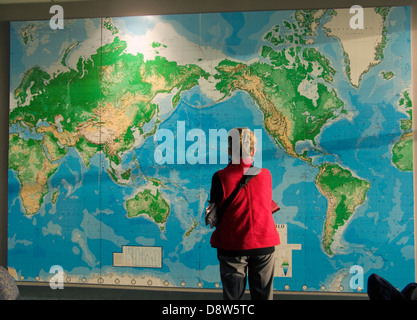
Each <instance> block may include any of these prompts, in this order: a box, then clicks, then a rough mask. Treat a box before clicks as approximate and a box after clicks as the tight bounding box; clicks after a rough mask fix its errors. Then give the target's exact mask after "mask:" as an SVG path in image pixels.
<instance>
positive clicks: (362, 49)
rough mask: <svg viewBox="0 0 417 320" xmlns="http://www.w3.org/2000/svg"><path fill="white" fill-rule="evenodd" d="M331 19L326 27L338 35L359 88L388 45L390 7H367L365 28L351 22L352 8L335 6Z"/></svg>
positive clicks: (349, 72)
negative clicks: (361, 81) (387, 22)
mask: <svg viewBox="0 0 417 320" xmlns="http://www.w3.org/2000/svg"><path fill="white" fill-rule="evenodd" d="M332 12H333V14H332V19H331V20H330V21H329V22H327V23H326V24H325V25H324V26H323V27H324V28H325V29H327V34H328V36H329V37H336V38H337V39H339V41H340V43H341V44H342V47H343V52H344V55H345V58H346V59H345V65H346V74H347V76H348V79H349V81H350V82H351V84H352V85H353V86H354V87H356V88H358V87H359V82H360V80H361V78H362V76H363V74H365V73H366V72H368V71H369V69H370V68H371V67H372V66H374V65H377V64H379V63H380V62H381V61H382V58H383V48H384V47H385V45H386V32H387V28H386V17H387V15H388V13H389V8H382V7H378V8H364V9H363V21H364V22H366V23H364V28H363V29H360V28H357V29H353V28H351V26H350V20H351V19H352V14H351V13H350V11H349V9H335V10H333V11H332Z"/></svg>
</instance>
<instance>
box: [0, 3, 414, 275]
mask: <svg viewBox="0 0 417 320" xmlns="http://www.w3.org/2000/svg"><path fill="white" fill-rule="evenodd" d="M54 2H55V3H56V4H60V5H62V6H63V8H64V12H65V18H85V17H92V18H93V17H105V16H136V15H153V14H176V13H199V12H224V11H260V10H285V9H310V8H311V9H314V8H348V7H350V6H352V5H362V6H363V7H367V6H369V7H370V6H395V5H401V6H403V5H408V6H411V7H412V35H411V38H412V63H413V69H415V68H416V66H417V4H416V2H415V1H413V0H396V1H394V0H391V1H390V0H367V1H359V0H356V1H347V0H320V1H317V0H293V1H270V0H257V1H251V0H240V1H235V0H233V1H224V0H211V1H195V0H175V1H172V0H153V1H149V0H146V1H145V0H141V1H135V0H117V1H115V0H103V1H84V2H81V1H80V2H77V1H75V2H63V3H60V1H54ZM50 7H51V4H50V3H38V4H10V5H0V154H1V155H2V156H1V157H0V185H1V186H2V188H0V264H1V265H7V213H8V212H7V211H8V210H7V201H8V194H7V185H8V167H7V154H8V106H9V52H10V46H9V37H10V36H9V34H10V28H9V21H16V20H22V21H23V20H43V19H50V18H51V14H50V13H49V8H50ZM412 89H413V90H412V91H413V112H414V114H416V109H415V108H416V106H417V99H416V94H417V72H413V88H412ZM414 118H415V117H414ZM414 121H415V120H414ZM416 141H417V135H416V133H415V132H414V144H415V143H416ZM414 157H417V147H415V148H414ZM416 170H417V168H415V170H414V181H415V185H417V184H416V182H417V179H416V174H415V172H416ZM414 192H415V195H416V191H414ZM414 198H416V197H415V196H414ZM415 223H416V222H415ZM415 248H417V243H416V245H415ZM416 256H417V254H416ZM416 278H417V275H416Z"/></svg>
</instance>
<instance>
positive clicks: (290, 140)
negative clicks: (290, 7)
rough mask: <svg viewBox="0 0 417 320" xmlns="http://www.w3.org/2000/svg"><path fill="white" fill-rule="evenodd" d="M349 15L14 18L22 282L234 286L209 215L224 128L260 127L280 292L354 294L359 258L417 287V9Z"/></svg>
mask: <svg viewBox="0 0 417 320" xmlns="http://www.w3.org/2000/svg"><path fill="white" fill-rule="evenodd" d="M352 16H353V15H352V14H351V13H350V12H349V9H337V10H330V9H328V10H297V11H277V12H272V11H268V12H244V13H242V12H233V13H210V14H187V15H166V16H142V17H123V18H118V17H113V18H102V19H74V20H72V19H66V20H65V24H64V29H56V30H52V29H51V28H50V25H49V21H24V22H12V23H11V73H10V83H11V92H10V127H9V140H10V147H9V204H8V209H9V219H8V221H9V227H8V263H9V267H10V268H11V270H13V271H14V273H15V276H16V277H17V279H18V280H20V281H37V282H48V281H49V280H50V278H51V277H52V275H53V273H50V270H51V267H52V266H56V265H58V266H61V267H62V269H63V271H64V278H63V280H64V282H65V283H77V284H83V283H88V284H91V283H93V284H112V285H135V286H162V287H171V286H175V287H189V288H220V287H221V282H220V277H219V269H218V261H217V258H216V251H215V249H213V248H211V247H210V244H209V239H210V235H211V233H212V230H211V229H210V228H209V227H207V226H205V225H204V219H203V212H204V208H205V206H206V205H207V200H208V196H209V190H210V183H211V176H212V174H213V173H214V172H215V171H217V170H218V169H220V168H222V167H224V166H225V165H226V163H227V155H226V150H225V148H223V147H222V146H223V145H222V144H221V143H220V141H221V139H222V138H221V136H220V133H222V132H226V131H227V130H230V129H231V128H233V127H242V126H247V127H249V128H250V129H252V130H255V131H256V132H257V135H258V146H257V149H258V158H257V159H255V164H257V165H258V166H262V167H264V168H268V169H269V170H270V171H271V173H272V179H273V196H274V200H275V201H276V202H278V203H279V205H280V207H281V211H279V212H278V213H276V214H275V215H274V219H275V222H276V224H277V228H278V230H279V232H280V234H281V240H282V244H281V245H280V246H278V247H277V257H276V272H275V276H276V277H275V280H274V287H275V289H276V290H296V291H302V290H306V291H318V290H324V291H336V292H350V291H355V290H356V291H357V290H358V288H356V287H352V285H351V281H350V280H351V277H352V274H351V273H350V271H351V270H352V269H351V267H352V266H359V267H360V268H361V269H362V270H363V272H364V274H363V275H364V278H365V281H364V283H363V285H362V286H365V287H366V277H367V276H369V275H370V274H371V273H372V272H376V273H378V274H380V275H382V276H384V277H386V278H387V279H389V280H390V281H392V282H393V283H394V284H395V285H396V286H398V287H401V286H403V285H405V284H407V283H408V282H410V281H413V280H414V274H415V273H414V272H415V256H414V253H415V248H414V215H413V206H414V201H413V171H412V170H413V158H412V145H413V141H412V106H411V98H410V96H411V92H410V90H411V47H410V8H409V7H393V8H387V7H378V8H366V9H364V11H363V22H364V25H363V29H361V28H352V27H351V25H350V21H351V19H352ZM213 130H214V131H213ZM213 132H215V133H216V132H217V133H218V134H219V136H218V137H216V136H214V139H212V138H213V135H212V133H213ZM161 133H163V134H161ZM169 133H171V135H170V134H169ZM213 151H214V156H213ZM225 155H226V156H225ZM224 159H226V161H224ZM355 270H356V269H355ZM359 290H360V289H359ZM362 290H366V288H362Z"/></svg>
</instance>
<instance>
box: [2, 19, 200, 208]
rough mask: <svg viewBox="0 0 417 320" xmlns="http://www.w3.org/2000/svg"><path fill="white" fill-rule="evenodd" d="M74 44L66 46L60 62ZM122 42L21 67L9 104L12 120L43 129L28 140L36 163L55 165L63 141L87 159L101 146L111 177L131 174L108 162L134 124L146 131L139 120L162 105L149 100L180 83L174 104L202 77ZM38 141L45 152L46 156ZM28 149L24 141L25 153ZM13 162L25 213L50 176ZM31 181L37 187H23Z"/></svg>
mask: <svg viewBox="0 0 417 320" xmlns="http://www.w3.org/2000/svg"><path fill="white" fill-rule="evenodd" d="M107 27H111V26H110V25H109V24H107ZM115 32H116V30H115ZM77 44H78V43H76V44H72V45H71V46H70V47H69V48H68V49H67V50H65V52H64V57H63V59H62V60H61V63H62V64H63V65H65V60H66V59H65V58H66V57H67V55H68V54H69V52H70V50H71V49H72V48H74V47H75V46H76V45H77ZM126 47H127V43H126V42H125V41H122V40H120V39H119V38H118V37H115V38H114V40H113V42H111V43H109V44H106V45H103V46H102V47H100V48H98V50H97V52H96V53H95V54H93V55H91V57H89V58H88V59H83V58H81V57H80V58H79V60H78V63H77V67H76V69H66V70H67V71H64V72H60V73H57V74H54V75H50V74H48V73H47V72H46V71H44V70H42V69H41V68H40V67H39V66H35V67H33V68H31V69H29V70H27V71H26V72H25V74H24V75H23V78H22V81H21V82H20V85H19V86H18V87H17V88H16V89H15V91H14V96H15V98H16V100H17V107H15V108H14V109H13V110H12V111H11V112H10V125H13V124H15V123H19V124H20V125H21V126H22V127H27V128H28V129H29V130H35V131H36V132H37V133H41V134H44V136H45V138H44V141H43V142H42V141H41V140H39V141H35V142H31V143H32V145H33V144H35V145H36V146H37V148H36V150H35V149H34V147H33V146H32V149H30V150H32V151H33V152H32V153H33V155H32V153H31V155H30V156H31V157H36V158H37V159H39V160H38V161H36V163H38V162H39V163H44V166H45V167H48V168H49V167H51V168H54V170H52V171H55V170H56V168H57V167H58V166H59V164H58V163H57V164H54V163H55V162H54V161H55V160H57V159H59V157H61V156H62V155H64V154H65V152H67V148H68V147H75V148H76V150H77V151H78V152H79V154H80V156H81V158H82V159H83V162H84V164H85V165H86V166H87V165H89V163H90V159H91V158H92V157H93V156H94V155H95V154H96V153H97V152H100V151H102V152H103V153H104V155H105V157H106V158H107V159H109V161H110V169H109V171H110V172H109V173H110V174H111V176H112V178H113V179H115V180H116V182H117V180H118V179H121V180H123V179H127V178H129V172H126V171H116V170H114V169H113V167H114V166H116V167H117V166H118V165H120V164H121V156H122V154H123V152H125V151H127V150H130V149H131V148H132V146H133V144H134V141H135V132H139V134H143V130H142V127H143V125H144V124H146V123H148V122H150V121H151V119H152V118H153V117H154V116H155V114H157V113H158V110H159V109H158V108H159V106H158V105H157V104H155V103H153V102H152V100H153V98H154V97H155V96H156V95H157V94H158V93H163V92H166V93H169V92H171V91H172V90H173V89H174V88H177V89H178V90H177V92H176V94H175V95H174V97H173V102H172V104H173V106H174V107H175V106H176V105H177V104H178V102H179V99H180V95H181V93H182V92H183V91H185V90H189V89H191V88H192V87H193V86H195V85H198V79H199V78H200V77H205V78H207V77H208V73H206V72H204V71H203V70H202V69H201V68H199V67H197V66H195V65H178V64H177V63H176V62H173V61H168V60H167V59H166V58H164V57H160V56H156V57H155V59H154V60H147V61H144V59H143V55H142V54H136V55H133V54H128V53H125V52H124V51H125V49H126ZM40 119H42V123H41V124H39V120H40ZM16 139H18V138H16V137H14V136H13V137H12V138H11V146H10V150H11V156H12V159H14V158H15V157H17V156H18V155H19V153H20V152H23V150H24V148H23V147H21V144H22V143H24V142H20V144H19V143H17V141H16ZM28 142H29V141H28ZM28 142H26V143H28ZM42 144H43V145H44V146H45V147H46V149H47V150H48V151H49V153H50V157H49V159H48V157H47V156H46V154H45V152H44V150H43V148H42ZM28 152H29V149H28V150H26V151H25V152H24V153H23V154H27V153H28ZM12 162H13V161H10V166H9V167H10V168H11V169H14V170H16V171H17V172H18V177H19V181H20V182H21V183H22V186H25V188H24V192H21V196H22V200H23V205H24V206H25V209H26V212H27V213H28V214H34V213H36V212H37V210H38V209H39V207H40V204H41V202H42V199H43V196H44V195H45V193H47V179H34V178H33V176H36V173H37V171H34V172H33V173H32V174H29V171H28V170H27V168H24V167H23V166H19V165H17V164H15V163H12ZM31 169H33V168H32V167H31ZM37 170H39V169H37ZM49 171H51V170H50V169H48V176H50V175H51V174H50V173H49ZM29 178H30V179H29ZM28 179H29V180H28ZM34 184H35V185H36V187H33V188H27V185H34ZM28 203H30V208H29V207H28ZM35 203H36V204H35Z"/></svg>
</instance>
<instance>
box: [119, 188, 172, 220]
mask: <svg viewBox="0 0 417 320" xmlns="http://www.w3.org/2000/svg"><path fill="white" fill-rule="evenodd" d="M126 210H127V216H128V218H134V217H137V216H139V215H142V214H144V215H148V216H149V217H150V218H151V219H152V220H153V221H154V222H155V223H157V224H158V225H162V224H164V223H165V221H166V220H167V218H168V216H169V212H170V207H169V204H168V203H167V202H166V201H165V199H164V198H163V197H162V195H161V193H160V192H159V190H158V189H156V194H155V195H153V194H152V192H151V190H149V189H145V190H143V191H139V192H138V193H136V195H135V196H134V197H133V198H131V199H129V200H127V201H126Z"/></svg>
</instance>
